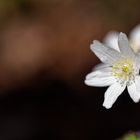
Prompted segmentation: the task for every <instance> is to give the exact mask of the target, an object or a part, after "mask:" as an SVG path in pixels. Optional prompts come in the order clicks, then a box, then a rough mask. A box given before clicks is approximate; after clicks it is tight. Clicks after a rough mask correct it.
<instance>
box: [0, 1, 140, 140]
mask: <svg viewBox="0 0 140 140" xmlns="http://www.w3.org/2000/svg"><path fill="white" fill-rule="evenodd" d="M139 5H140V1H139V0H133V1H132V0H123V1H121V0H107V1H103V0H0V140H102V139H107V140H115V139H116V138H118V137H120V136H121V135H123V134H124V133H126V132H128V131H138V130H140V121H139V118H140V104H139V103H138V104H134V103H133V101H132V100H131V99H130V98H129V96H128V94H127V92H124V93H123V94H122V95H121V96H120V98H119V99H118V100H117V102H116V103H115V104H114V106H113V107H112V108H111V109H110V110H106V109H105V108H103V107H102V102H103V97H104V92H105V90H106V88H93V87H92V88H91V87H87V86H86V85H84V79H85V75H86V74H87V73H89V72H90V71H91V69H92V67H93V66H94V65H95V64H97V63H99V61H98V59H97V58H96V56H95V55H94V54H93V53H92V52H91V51H90V49H89V45H90V43H91V42H92V40H93V39H98V40H102V39H103V37H104V36H105V34H106V33H107V32H108V31H110V30H117V31H122V32H125V33H127V34H128V33H129V31H130V30H131V29H132V28H133V27H134V26H135V25H137V24H139V23H140V11H139V9H140V8H139V7H140V6H139Z"/></svg>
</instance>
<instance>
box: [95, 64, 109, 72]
mask: <svg viewBox="0 0 140 140" xmlns="http://www.w3.org/2000/svg"><path fill="white" fill-rule="evenodd" d="M110 67H111V65H109V64H104V63H100V64H97V65H96V66H95V67H94V68H93V71H95V70H101V69H105V68H110Z"/></svg>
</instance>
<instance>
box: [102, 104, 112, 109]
mask: <svg viewBox="0 0 140 140" xmlns="http://www.w3.org/2000/svg"><path fill="white" fill-rule="evenodd" d="M103 107H105V108H106V109H110V108H111V107H112V105H109V104H105V103H103Z"/></svg>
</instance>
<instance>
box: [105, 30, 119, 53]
mask: <svg viewBox="0 0 140 140" xmlns="http://www.w3.org/2000/svg"><path fill="white" fill-rule="evenodd" d="M118 36H119V33H118V32H115V31H111V32H109V33H108V34H107V35H106V36H105V38H104V41H103V42H104V43H105V44H106V45H107V46H109V47H111V48H113V49H115V50H117V51H118V52H120V49H119V46H118Z"/></svg>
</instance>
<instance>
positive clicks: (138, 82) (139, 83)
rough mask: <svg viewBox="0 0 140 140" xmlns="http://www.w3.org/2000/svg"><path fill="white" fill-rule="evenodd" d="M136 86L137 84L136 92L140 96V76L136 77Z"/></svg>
mask: <svg viewBox="0 0 140 140" xmlns="http://www.w3.org/2000/svg"><path fill="white" fill-rule="evenodd" d="M135 84H136V90H137V92H138V94H139V96H140V76H139V75H137V76H136V77H135Z"/></svg>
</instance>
